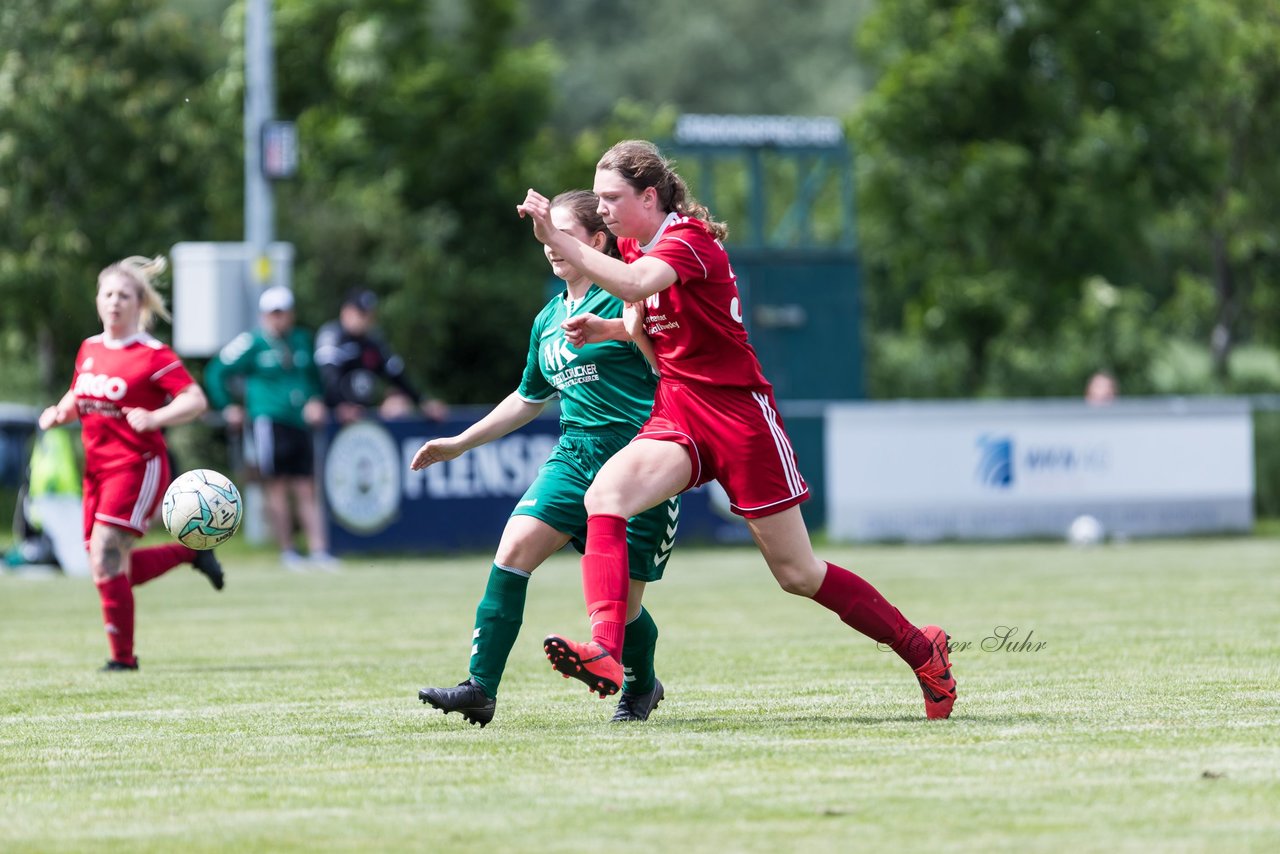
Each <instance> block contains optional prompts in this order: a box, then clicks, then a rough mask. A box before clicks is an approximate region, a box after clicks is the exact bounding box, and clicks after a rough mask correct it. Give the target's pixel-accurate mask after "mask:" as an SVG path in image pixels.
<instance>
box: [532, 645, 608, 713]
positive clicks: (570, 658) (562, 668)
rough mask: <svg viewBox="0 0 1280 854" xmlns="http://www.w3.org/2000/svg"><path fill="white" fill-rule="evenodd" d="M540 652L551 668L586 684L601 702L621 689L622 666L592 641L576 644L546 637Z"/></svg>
mask: <svg viewBox="0 0 1280 854" xmlns="http://www.w3.org/2000/svg"><path fill="white" fill-rule="evenodd" d="M542 649H543V651H544V652H546V654H547V660H548V661H550V662H551V666H552V667H554V668H555V669H556V670H557V671H559V672H560V673H561V674H563V676H564V677H565V678H566V679H568V678H569V677H570V676H572V677H573V678H574V679H577V680H579V681H581V682H585V683H587V687H588V688H590V689H591V690H592V691H593V692H594V693H596V694H599V695H600V697H601V699H603V698H605V697H608V696H609V695H610V694H616V693H618V689H619V688H621V687H622V665H621V664H619V663H618V661H617V660H616V659H614V657H613V656H611V655H609V653H607V652H605V651H604V649H603V648H602V647H601V646H600V645H599V644H598V643H596V642H595V641H588V642H587V643H576V642H575V641H571V640H569V639H568V638H566V637H561V636H560V635H547V638H546V640H544V641H543V642H542Z"/></svg>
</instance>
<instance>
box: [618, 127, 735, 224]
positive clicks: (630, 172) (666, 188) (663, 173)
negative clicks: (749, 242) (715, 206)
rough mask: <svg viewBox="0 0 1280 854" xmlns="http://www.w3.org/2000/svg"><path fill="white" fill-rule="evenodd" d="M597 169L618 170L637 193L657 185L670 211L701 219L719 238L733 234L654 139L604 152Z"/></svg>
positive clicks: (632, 141)
mask: <svg viewBox="0 0 1280 854" xmlns="http://www.w3.org/2000/svg"><path fill="white" fill-rule="evenodd" d="M596 169H597V170H601V169H606V170H609V171H611V172H617V173H618V174H619V175H621V176H622V179H623V180H624V181H626V182H627V183H628V184H630V185H631V187H632V189H634V190H635V191H636V192H637V193H641V192H644V190H645V189H646V188H648V187H653V189H654V190H655V191H657V193H658V202H659V203H660V204H661V205H662V209H663V210H664V211H666V212H667V213H670V212H672V211H675V212H676V213H678V214H680V215H681V216H687V217H691V218H693V219H696V220H701V221H702V222H703V224H705V225H706V226H707V228H708V229H709V230H710V231H711V233H712V234H714V235H715V236H716V239H718V240H724V239H725V238H726V237H728V236H729V226H727V225H725V224H724V223H723V222H716V221H715V220H714V219H712V218H711V211H709V210H707V209H706V207H705V206H704V205H702V204H701V203H699V202H698V200H697V199H695V198H694V197H693V195H692V194H691V193H690V192H689V187H688V185H686V184H685V182H684V179H683V178H681V177H680V176H679V175H678V174H676V170H675V169H674V168H673V165H672V163H671V161H669V160H667V158H665V157H663V156H662V152H661V151H659V150H658V146H656V145H654V144H653V143H652V142H648V141H647V140H643V139H626V140H623V141H622V142H619V143H618V144H617V145H615V146H614V147H613V148H610V149H609V150H608V151H606V152H605V153H604V156H603V157H601V158H600V162H599V163H597V164H596Z"/></svg>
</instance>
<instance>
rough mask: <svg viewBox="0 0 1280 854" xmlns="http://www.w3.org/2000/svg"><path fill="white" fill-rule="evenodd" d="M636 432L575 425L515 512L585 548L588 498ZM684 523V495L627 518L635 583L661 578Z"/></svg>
mask: <svg viewBox="0 0 1280 854" xmlns="http://www.w3.org/2000/svg"><path fill="white" fill-rule="evenodd" d="M630 441H631V436H629V435H627V434H625V433H615V432H612V431H607V430H581V429H574V428H570V429H567V430H565V432H564V433H563V434H562V435H561V436H560V442H559V444H557V445H556V448H555V450H554V451H552V452H551V456H550V457H548V458H547V461H546V462H545V463H543V464H542V467H541V468H540V469H538V476H537V477H536V478H535V479H534V481H533V483H532V484H530V486H529V488H528V489H527V490H526V491H525V493H524V496H523V497H522V498H521V499H520V500H519V501H518V502H516V506H515V509H514V510H512V511H511V515H512V516H532V517H534V518H535V519H540V520H542V521H543V522H546V523H547V524H548V525H550V526H551V527H552V528H555V529H556V530H557V531H560V532H561V533H564V534H568V535H569V538H570V542H572V543H573V547H574V548H575V549H577V550H578V551H579V552H581V551H583V550H584V549H585V548H586V536H587V511H586V508H585V507H584V506H583V504H582V502H583V496H585V495H586V494H587V487H588V486H590V485H591V481H592V480H593V479H594V478H595V476H596V473H597V472H599V471H600V467H601V466H603V465H604V463H605V460H607V459H609V457H611V456H613V455H614V454H615V453H617V452H618V450H620V449H621V448H623V447H624V446H625V445H626V444H627V443H628V442H630ZM679 522H680V497H679V496H676V497H675V498H672V499H671V500H669V501H664V502H663V503H661V504H659V505H658V506H657V507H651V508H650V509H648V510H646V511H644V512H643V513H641V514H640V515H639V516H633V517H632V518H631V519H630V520H629V521H628V522H627V555H628V558H629V562H630V569H631V577H632V578H634V579H635V580H636V581H657V580H658V579H659V578H661V577H662V571H663V569H665V568H666V565H667V558H669V557H671V549H672V547H673V546H674V545H675V535H676V526H677V525H678V524H679Z"/></svg>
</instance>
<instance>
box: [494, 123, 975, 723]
mask: <svg viewBox="0 0 1280 854" xmlns="http://www.w3.org/2000/svg"><path fill="white" fill-rule="evenodd" d="M594 189H595V193H596V195H597V196H599V198H600V213H601V214H602V215H603V216H604V220H605V224H606V225H608V226H609V229H610V230H611V231H612V232H613V233H614V234H615V235H617V237H618V238H619V239H618V245H619V248H620V249H621V250H622V253H623V258H624V261H619V260H617V259H615V258H609V257H608V256H606V255H604V254H602V253H600V252H596V251H594V250H592V249H591V248H590V247H587V246H585V245H584V244H582V243H580V242H579V241H577V240H575V239H573V238H572V237H571V236H569V235H567V234H565V233H564V232H561V231H558V230H557V229H555V228H553V227H552V226H551V223H550V220H549V218H548V210H547V200H546V199H545V198H544V197H543V196H542V195H541V194H539V193H537V192H535V191H533V190H530V191H529V192H528V194H527V195H526V197H525V200H524V202H523V203H522V204H520V205H518V206H517V207H516V210H517V212H518V213H519V214H520V215H521V216H527V217H529V218H530V219H531V220H532V221H533V230H534V235H535V236H536V237H537V238H538V240H539V241H541V242H542V243H544V244H546V245H547V246H548V247H551V249H552V250H553V251H555V252H556V253H557V254H558V255H560V257H562V258H564V259H565V260H566V261H567V262H568V263H570V264H572V265H573V266H574V267H576V268H578V270H580V271H581V272H582V273H583V274H585V275H586V276H588V277H589V278H590V279H591V280H592V281H594V282H596V283H597V284H598V285H599V286H600V287H602V288H604V289H605V290H607V291H609V292H610V293H612V294H614V295H615V296H617V297H619V298H621V299H623V300H625V301H627V302H629V303H636V302H643V303H644V306H645V331H646V332H647V333H648V335H649V338H650V340H651V341H652V342H653V349H654V351H655V354H656V356H657V360H658V366H659V369H660V372H661V379H660V380H659V382H658V390H657V394H656V396H655V398H654V404H653V414H652V415H651V416H650V418H649V420H648V421H647V422H646V423H645V424H644V426H642V427H641V428H640V432H639V433H638V434H637V435H636V437H635V439H633V440H632V442H631V444H629V445H627V446H626V447H625V448H623V449H622V450H620V451H619V452H618V453H617V454H615V455H614V456H613V457H612V458H610V460H609V461H608V462H607V463H605V465H604V467H603V468H602V469H601V470H600V472H599V473H598V474H597V475H596V478H595V480H594V481H593V483H592V485H591V488H590V489H589V490H588V491H587V495H586V508H587V513H588V517H587V540H586V552H585V553H584V555H583V558H582V581H583V593H584V594H585V596H586V600H587V609H588V611H589V613H590V617H591V635H592V639H591V641H589V642H586V643H578V642H576V641H572V640H569V639H568V638H564V637H561V636H558V635H551V636H549V637H548V638H547V639H546V641H545V642H544V648H545V650H546V652H547V656H548V658H550V659H551V662H552V665H553V666H555V668H556V669H557V670H558V671H560V672H561V673H563V674H566V675H569V676H574V677H576V678H578V679H580V680H582V681H584V682H586V683H587V684H588V686H591V687H592V688H593V690H600V686H602V685H603V686H607V685H609V684H611V683H619V682H621V675H620V667H619V664H618V651H619V649H620V648H621V646H622V639H623V633H624V623H623V619H624V613H625V607H626V598H627V583H626V582H627V561H626V556H627V553H626V538H625V530H626V520H627V518H629V517H630V516H633V515H635V514H636V513H638V512H641V511H643V510H645V509H647V508H649V507H652V506H654V505H655V504H658V503H659V502H661V501H665V500H666V499H668V498H670V497H671V496H673V495H676V494H678V493H680V492H683V491H684V490H686V489H690V488H692V487H694V486H697V485H698V484H701V483H705V482H707V481H709V480H712V479H715V480H719V481H720V484H721V486H723V487H724V489H725V492H727V493H728V495H729V500H730V504H731V507H732V508H733V511H734V512H735V513H737V514H739V515H740V516H743V517H744V518H745V519H746V522H747V525H748V527H749V528H750V530H751V535H752V537H753V538H754V539H755V542H756V544H757V545H758V546H759V548H760V551H761V553H762V554H763V555H764V559H765V562H766V563H767V564H768V565H769V569H770V570H771V571H772V572H773V576H774V578H775V579H777V581H778V583H779V585H781V586H782V589H783V590H786V591H787V592H788V593H794V594H796V595H799V596H804V597H808V598H812V599H813V600H815V601H816V602H818V603H819V604H820V605H823V606H825V607H826V608H829V609H830V610H832V611H834V612H835V613H836V614H837V615H839V617H840V618H841V620H843V621H844V622H845V623H846V624H848V625H849V626H851V627H852V628H854V629H856V630H858V631H859V632H862V633H863V634H865V635H867V636H869V637H870V638H872V639H873V640H875V641H877V642H880V643H884V644H887V645H888V646H890V647H891V648H892V649H893V650H894V651H895V652H897V653H898V655H899V656H901V657H902V658H903V660H905V661H906V662H907V664H908V665H910V666H911V668H912V670H913V671H914V672H915V675H916V678H917V680H918V682H919V685H920V687H921V689H922V690H923V692H924V703H925V714H926V716H927V717H929V718H945V717H948V716H949V715H950V714H951V707H952V704H953V703H954V702H955V697H956V683H955V679H954V678H953V677H952V675H951V664H950V661H949V658H948V651H947V636H946V633H945V632H944V631H943V630H942V629H941V628H939V627H937V626H925V627H924V628H923V629H920V628H917V627H916V626H915V625H913V624H912V623H911V622H909V621H908V620H907V619H906V618H905V617H903V616H902V614H901V612H899V611H898V609H897V608H895V607H893V605H891V604H889V603H888V602H887V601H886V600H885V598H884V597H883V596H882V595H881V594H880V593H879V591H877V590H876V589H875V588H874V587H872V586H871V584H869V583H868V582H867V581H865V580H863V579H862V578H860V577H858V576H857V575H855V574H853V573H852V572H850V571H849V570H847V569H844V568H842V567H839V566H836V565H834V564H831V563H827V562H825V561H823V560H821V559H819V558H818V557H817V556H816V555H815V554H814V552H813V547H812V545H811V544H810V542H809V533H808V530H807V529H806V528H805V523H804V519H803V517H802V516H801V514H800V508H799V505H800V503H801V502H803V501H804V500H805V499H807V498H808V497H809V488H808V486H807V485H806V484H805V482H804V478H802V477H801V476H800V471H799V467H798V466H797V462H796V455H795V453H794V451H793V450H792V448H791V442H790V440H789V439H788V438H787V434H786V430H785V429H784V427H783V423H782V417H781V415H779V413H778V410H777V405H776V403H775V401H774V397H773V388H772V386H770V384H769V382H768V381H767V380H766V379H765V378H764V375H763V373H762V372H761V370H760V363H759V361H758V360H757V358H756V355H755V351H754V350H753V349H752V348H751V345H750V344H749V343H748V342H747V334H746V330H745V328H744V327H743V325H742V305H741V303H740V301H739V297H738V288H737V282H736V280H735V278H734V275H733V270H732V268H731V266H730V264H729V257H728V255H727V254H726V252H725V250H724V246H723V245H722V244H721V240H722V239H723V238H724V237H725V236H726V234H727V229H726V227H725V226H724V225H723V224H722V223H718V222H715V221H714V220H713V219H712V218H711V215H710V213H709V212H708V211H707V209H706V208H705V207H703V206H702V205H700V204H698V203H697V202H696V201H694V200H693V199H692V198H691V197H690V195H689V192H688V189H687V187H686V186H685V183H684V180H683V179H682V178H681V177H680V176H679V175H678V174H677V173H676V172H675V171H674V170H673V169H672V168H671V165H670V164H669V163H668V162H667V160H666V159H665V158H664V157H663V156H662V154H661V152H660V151H659V150H658V149H657V147H656V146H654V145H653V144H652V143H649V142H644V141H637V140H631V141H626V142H620V143H618V144H617V145H615V146H614V147H613V148H611V149H609V151H607V152H605V154H604V156H603V157H602V158H601V159H600V161H599V163H597V164H596V177H595V188H594ZM565 325H566V329H567V330H568V333H569V334H568V335H567V336H566V337H569V340H570V343H576V341H579V340H594V336H595V335H597V334H598V331H597V330H596V329H594V328H593V326H592V325H591V323H590V322H589V321H584V320H582V319H571V320H569V321H567V322H566V324H565Z"/></svg>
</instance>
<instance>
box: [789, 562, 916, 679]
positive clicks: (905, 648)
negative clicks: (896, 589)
mask: <svg viewBox="0 0 1280 854" xmlns="http://www.w3.org/2000/svg"><path fill="white" fill-rule="evenodd" d="M813 600H814V601H815V602H817V603H818V604H819V605H822V606H823V607H824V608H830V609H831V610H832V611H835V612H836V614H838V615H839V617H840V619H841V620H843V621H844V622H845V624H846V625H848V626H850V627H852V628H854V629H856V630H858V631H860V632H862V633H863V634H864V635H866V636H867V637H869V638H871V639H872V640H873V641H875V642H876V643H883V644H888V646H889V647H890V648H891V649H892V650H893V651H894V652H896V653H897V654H898V655H899V656H901V657H902V660H903V661H905V662H906V663H907V664H909V665H911V669H912V670H915V669H917V668H918V667H920V666H921V665H923V664H925V663H926V662H928V661H929V659H930V657H931V656H932V654H933V651H932V650H931V649H930V647H929V640H928V638H926V637H925V636H924V635H923V634H921V633H920V630H919V629H918V628H916V627H915V626H914V625H912V624H911V623H910V621H908V620H907V618H906V617H904V616H902V612H901V611H899V610H898V609H897V608H895V607H893V605H891V604H889V602H888V601H887V600H886V599H885V598H884V597H883V596H881V595H880V591H878V590H876V589H875V588H874V587H872V586H871V585H870V584H868V583H867V582H866V580H864V579H863V578H860V577H859V576H857V575H854V574H853V573H852V572H850V571H849V570H847V569H844V568H843V567H839V566H836V565H835V564H833V563H828V564H827V574H826V577H825V578H823V580H822V586H821V587H819V588H818V592H817V593H816V594H814V597H813Z"/></svg>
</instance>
